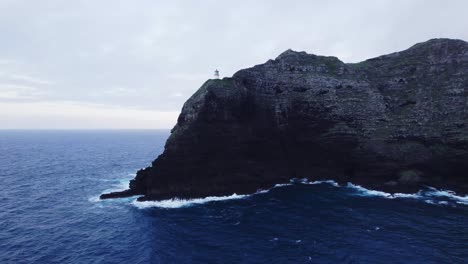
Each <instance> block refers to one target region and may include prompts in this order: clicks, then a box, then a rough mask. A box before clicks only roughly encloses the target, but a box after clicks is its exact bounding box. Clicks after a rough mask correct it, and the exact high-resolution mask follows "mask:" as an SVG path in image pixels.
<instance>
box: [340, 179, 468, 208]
mask: <svg viewBox="0 0 468 264" xmlns="http://www.w3.org/2000/svg"><path fill="white" fill-rule="evenodd" d="M346 187H347V188H350V189H353V190H355V191H356V193H355V194H356V195H359V196H378V197H383V198H386V199H397V198H403V199H418V200H422V201H424V202H425V203H428V204H435V205H453V204H454V203H456V204H464V205H468V196H460V195H457V194H456V193H455V192H453V191H450V190H438V189H436V188H433V187H428V188H427V189H425V190H420V191H418V192H417V193H393V194H391V193H387V192H382V191H376V190H371V189H367V188H364V187H362V186H360V185H356V184H352V183H348V184H347V185H346Z"/></svg>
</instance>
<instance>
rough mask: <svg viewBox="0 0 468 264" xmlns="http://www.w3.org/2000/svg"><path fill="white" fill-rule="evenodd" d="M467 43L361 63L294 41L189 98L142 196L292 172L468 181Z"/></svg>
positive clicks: (366, 181)
mask: <svg viewBox="0 0 468 264" xmlns="http://www.w3.org/2000/svg"><path fill="white" fill-rule="evenodd" d="M467 94H468V43H467V42H465V41H462V40H450V39H434V40H429V41H427V42H424V43H419V44H416V45H414V46H413V47H411V48H409V49H407V50H405V51H402V52H397V53H392V54H389V55H384V56H381V57H377V58H373V59H369V60H366V61H363V62H360V63H343V62H341V61H340V60H339V59H337V58H335V57H324V56H316V55H312V54H307V53H305V52H295V51H292V50H288V51H285V52H284V53H282V54H281V55H279V56H278V57H277V58H276V59H274V60H269V61H268V62H266V63H265V64H261V65H257V66H254V67H252V68H249V69H245V70H241V71H239V72H237V73H236V74H234V76H233V77H232V78H224V79H222V80H208V81H207V82H206V83H204V84H203V85H202V87H201V88H200V89H199V90H198V91H197V92H196V93H195V94H194V95H193V96H192V97H191V98H190V99H189V100H188V101H187V102H186V103H185V104H184V106H183V109H182V112H181V114H180V116H179V118H178V121H177V125H176V126H175V127H174V128H173V130H172V132H171V136H170V137H169V139H168V140H167V142H166V146H165V150H164V153H163V154H161V155H160V156H159V157H158V158H157V159H156V160H155V161H153V163H152V166H150V167H148V168H146V169H143V170H140V171H138V174H137V176H136V178H135V179H134V180H132V181H131V183H130V190H128V191H126V192H124V193H114V194H108V195H103V198H109V197H118V196H124V195H135V194H140V195H144V196H143V197H141V198H140V199H142V200H145V199H150V200H151V199H166V198H172V197H183V198H187V197H203V196H212V195H230V194H232V193H238V194H239V193H253V192H255V191H256V190H258V189H260V188H269V187H271V186H273V185H274V184H276V183H282V182H287V181H288V180H289V179H291V178H303V177H307V178H309V179H311V180H315V179H333V180H336V181H338V182H353V183H358V184H362V185H365V186H368V187H370V188H376V189H383V190H386V191H393V192H394V191H398V192H405V191H408V192H410V191H415V190H417V189H419V188H420V187H421V186H422V185H431V186H435V187H440V188H451V189H455V190H457V191H461V192H464V193H467V191H468V126H467V120H468V100H467Z"/></svg>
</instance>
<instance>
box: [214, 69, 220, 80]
mask: <svg viewBox="0 0 468 264" xmlns="http://www.w3.org/2000/svg"><path fill="white" fill-rule="evenodd" d="M214 78H215V79H219V71H218V69H216V70H215V72H214Z"/></svg>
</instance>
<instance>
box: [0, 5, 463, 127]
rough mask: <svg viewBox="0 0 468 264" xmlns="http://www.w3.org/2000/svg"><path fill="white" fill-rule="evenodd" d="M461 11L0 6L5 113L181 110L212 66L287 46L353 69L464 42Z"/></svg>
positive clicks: (228, 71)
mask: <svg viewBox="0 0 468 264" xmlns="http://www.w3.org/2000/svg"><path fill="white" fill-rule="evenodd" d="M466 10H468V2H466V1H463V0H460V1H457V0H452V1H435V0H434V1H431V0H425V1H423V0H413V1H411V0H392V1H391V0H380V1H364V0H363V1H344V0H343V1H333V0H332V1H320V2H319V1H305V0H304V1H296V0H290V1H245V0H244V1H212V0H206V1H164V2H163V1H150V0H142V1H115V0H103V1H91V0H81V1H79V0H76V1H59V0H55V1H51V0H44V1H25V0H0V33H1V36H2V40H1V41H0V103H1V102H2V101H6V100H12V101H15V100H16V101H17V100H36V101H41V102H43V101H48V102H64V101H77V102H83V103H91V104H100V105H109V107H116V106H119V107H127V108H131V109H146V110H150V111H162V112H163V111H179V110H180V108H181V106H182V104H183V102H184V101H185V100H186V99H187V98H188V97H189V96H190V95H191V94H192V93H193V92H194V91H195V90H196V89H198V87H199V86H200V85H201V84H202V83H203V82H204V81H205V80H206V79H208V78H211V76H212V73H213V70H214V69H215V68H218V69H220V71H221V75H222V76H230V75H232V74H233V73H234V72H236V71H237V70H239V69H241V68H246V67H250V66H252V65H255V64H259V63H263V62H265V61H267V60H268V59H270V58H274V57H276V56H277V55H278V54H279V53H281V52H282V51H284V50H286V49H288V48H292V49H295V50H304V51H307V52H309V53H314V54H321V55H333V56H337V57H339V58H340V59H342V60H343V61H345V62H357V61H360V60H364V59H366V58H370V57H374V56H378V55H381V54H385V53H390V52H393V51H398V50H402V49H405V48H408V47H409V46H411V45H412V44H414V43H416V42H421V41H425V40H427V39H430V38H435V37H450V38H460V39H465V40H466V39H468V31H467V30H466V29H467V28H468V20H467V19H466V15H465V12H466ZM2 85H3V86H2ZM12 85H13V86H14V85H17V86H25V87H30V88H31V89H29V90H28V89H17V90H15V89H12V87H13V86H12ZM2 87H3V88H2ZM23 88H24V87H23ZM2 89H3V90H2ZM12 90H13V91H12ZM2 91H3V95H4V96H3V98H2V97H1V94H2ZM0 121H1V120H0ZM132 125H133V124H132Z"/></svg>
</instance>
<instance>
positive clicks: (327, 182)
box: [305, 180, 340, 187]
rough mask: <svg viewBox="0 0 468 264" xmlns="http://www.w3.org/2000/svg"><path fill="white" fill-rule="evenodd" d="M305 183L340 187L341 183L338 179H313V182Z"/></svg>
mask: <svg viewBox="0 0 468 264" xmlns="http://www.w3.org/2000/svg"><path fill="white" fill-rule="evenodd" d="M305 184H312V185H313V184H330V185H331V186H334V187H340V185H339V184H338V183H337V182H336V181H332V180H326V181H313V182H310V181H308V182H306V183H305Z"/></svg>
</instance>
